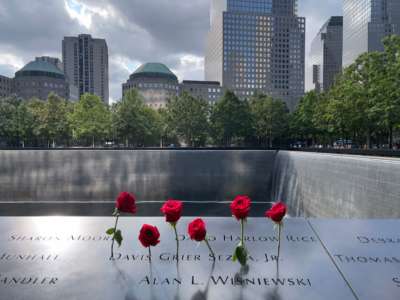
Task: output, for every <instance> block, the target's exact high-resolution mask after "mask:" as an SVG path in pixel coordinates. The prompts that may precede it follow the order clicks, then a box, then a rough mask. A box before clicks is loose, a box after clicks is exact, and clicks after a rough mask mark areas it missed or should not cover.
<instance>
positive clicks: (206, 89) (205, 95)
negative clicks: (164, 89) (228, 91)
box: [180, 80, 225, 105]
mask: <svg viewBox="0 0 400 300" xmlns="http://www.w3.org/2000/svg"><path fill="white" fill-rule="evenodd" d="M183 92H186V93H188V94H190V95H191V96H193V97H195V98H200V99H203V100H205V101H207V102H208V104H210V105H214V104H215V103H216V102H217V101H218V100H219V99H220V98H221V97H222V96H223V95H224V92H225V89H223V88H222V87H221V85H220V83H219V82H217V81H198V80H183V81H182V83H181V84H180V93H183Z"/></svg>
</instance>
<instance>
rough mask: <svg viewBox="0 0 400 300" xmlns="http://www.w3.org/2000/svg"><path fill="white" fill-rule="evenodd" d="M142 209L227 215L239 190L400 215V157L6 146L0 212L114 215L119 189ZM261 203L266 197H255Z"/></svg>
mask: <svg viewBox="0 0 400 300" xmlns="http://www.w3.org/2000/svg"><path fill="white" fill-rule="evenodd" d="M123 190H126V191H131V192H134V193H135V195H136V197H137V199H138V200H139V201H140V204H139V205H141V206H140V207H139V208H140V209H139V213H140V214H142V215H158V214H159V207H160V201H164V200H165V199H167V198H169V197H172V198H177V199H181V200H185V201H188V202H187V204H186V211H185V212H186V215H203V214H204V215H224V216H227V215H229V214H230V212H229V201H231V199H232V198H233V197H234V196H235V195H237V194H248V195H249V196H250V197H251V198H252V200H253V201H254V202H255V204H254V205H253V209H252V216H262V215H263V212H264V211H265V209H266V208H267V207H268V206H267V205H266V204H265V202H270V201H275V200H278V199H282V200H283V201H285V202H286V203H287V204H288V205H289V208H290V214H291V215H292V216H307V217H322V218H398V217H400V160H399V159H395V158H393V159H389V158H388V159H386V158H370V157H363V156H352V155H338V154H322V153H305V152H291V151H279V152H276V151H263V150H229V151H226V150H1V151H0V215H10V214H11V215H35V214H39V215H40V214H54V213H56V214H72V215H109V214H111V212H112V209H113V201H114V199H115V197H116V195H117V194H118V193H119V192H120V191H123ZM256 202H262V203H259V204H257V203H256Z"/></svg>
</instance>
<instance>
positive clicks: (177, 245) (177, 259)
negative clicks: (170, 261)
mask: <svg viewBox="0 0 400 300" xmlns="http://www.w3.org/2000/svg"><path fill="white" fill-rule="evenodd" d="M172 227H173V228H174V231H175V238H176V261H179V240H178V232H177V231H176V223H174V224H172Z"/></svg>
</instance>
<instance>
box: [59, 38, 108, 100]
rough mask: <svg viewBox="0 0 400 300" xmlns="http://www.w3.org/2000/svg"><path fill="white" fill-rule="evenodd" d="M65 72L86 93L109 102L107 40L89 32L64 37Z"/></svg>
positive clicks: (82, 92)
mask: <svg viewBox="0 0 400 300" xmlns="http://www.w3.org/2000/svg"><path fill="white" fill-rule="evenodd" d="M62 55H63V64H64V72H65V74H66V76H67V79H68V81H69V83H70V84H71V85H73V86H75V87H76V88H77V89H78V92H79V97H80V96H81V95H82V94H84V93H90V94H94V95H97V96H99V97H100V98H101V99H102V100H103V101H104V102H105V103H107V104H108V100H109V91H108V47H107V43H106V40H104V39H94V38H92V37H91V36H90V35H89V34H80V35H79V36H78V37H64V40H63V41H62Z"/></svg>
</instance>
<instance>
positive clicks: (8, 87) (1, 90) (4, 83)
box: [0, 75, 14, 98]
mask: <svg viewBox="0 0 400 300" xmlns="http://www.w3.org/2000/svg"><path fill="white" fill-rule="evenodd" d="M13 86H14V84H13V79H12V78H9V77H6V76H2V75H0V98H5V97H8V96H11V95H12V94H13V90H14V89H13Z"/></svg>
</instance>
